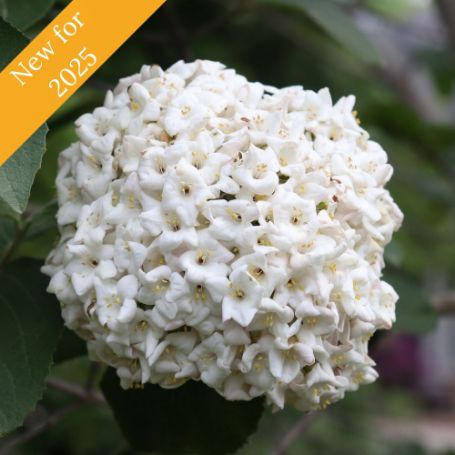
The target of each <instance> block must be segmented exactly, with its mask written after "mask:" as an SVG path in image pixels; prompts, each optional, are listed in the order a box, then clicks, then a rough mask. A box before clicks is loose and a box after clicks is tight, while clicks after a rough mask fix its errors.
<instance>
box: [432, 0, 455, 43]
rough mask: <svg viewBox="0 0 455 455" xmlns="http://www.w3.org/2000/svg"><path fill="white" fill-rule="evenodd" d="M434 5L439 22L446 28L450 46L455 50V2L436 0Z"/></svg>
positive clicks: (451, 0)
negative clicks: (439, 18)
mask: <svg viewBox="0 0 455 455" xmlns="http://www.w3.org/2000/svg"><path fill="white" fill-rule="evenodd" d="M436 5H437V6H438V9H439V13H440V16H441V20H442V22H443V23H444V24H445V26H446V29H447V34H448V38H449V41H450V44H451V46H452V48H453V49H455V2H454V1H453V0H438V1H437V3H436Z"/></svg>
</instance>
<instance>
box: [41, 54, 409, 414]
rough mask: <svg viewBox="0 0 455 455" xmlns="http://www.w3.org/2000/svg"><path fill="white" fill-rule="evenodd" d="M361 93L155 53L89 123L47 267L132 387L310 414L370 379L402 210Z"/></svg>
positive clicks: (84, 330)
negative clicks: (364, 122)
mask: <svg viewBox="0 0 455 455" xmlns="http://www.w3.org/2000/svg"><path fill="white" fill-rule="evenodd" d="M353 106H354V98H353V97H352V96H350V97H347V98H342V99H341V100H340V101H338V102H337V103H335V104H334V103H333V102H332V99H331V97H330V93H329V91H328V90H327V89H323V90H320V91H319V92H313V91H311V90H304V89H303V87H300V86H296V87H289V88H285V89H277V88H275V87H269V86H264V85H262V84H260V83H258V82H255V83H251V82H248V81H247V80H246V79H245V78H244V77H243V76H241V75H238V74H236V73H235V72H234V71H233V70H230V69H226V68H225V67H224V66H223V65H221V64H220V63H215V62H209V61H200V60H198V61H195V62H193V63H184V62H178V63H176V64H175V65H174V66H172V67H171V68H169V69H168V70H166V71H163V70H162V69H161V68H159V67H157V66H154V67H148V66H144V67H143V68H142V70H141V72H140V73H139V74H137V75H134V76H131V77H129V78H125V79H122V80H121V81H120V83H119V85H118V86H117V88H116V89H115V90H114V91H113V92H108V94H107V96H106V100H105V104H104V106H103V107H100V108H98V109H96V110H95V111H94V112H93V114H86V115H83V116H82V117H80V118H79V119H78V120H77V122H76V127H77V128H76V132H77V134H78V136H79V142H76V143H75V144H73V145H71V147H69V148H68V149H67V150H65V151H64V152H62V153H61V155H60V158H59V173H58V177H57V182H56V184H57V190H58V196H59V206H60V208H59V212H58V224H59V228H60V232H61V239H60V241H59V243H58V245H57V246H56V248H55V249H54V251H52V253H51V254H50V255H49V257H48V259H47V262H46V265H45V266H44V268H43V271H44V272H45V273H47V274H48V275H49V276H50V277H51V281H50V285H49V291H50V292H53V293H55V294H56V295H57V297H58V299H59V300H60V302H61V307H62V314H63V318H64V319H65V322H66V324H67V326H68V327H70V328H71V329H73V330H75V331H76V332H77V333H78V334H80V336H82V337H84V338H85V339H86V340H87V344H88V350H89V353H90V356H91V357H92V358H94V359H97V360H100V361H103V362H105V363H107V364H109V365H111V366H113V367H115V368H116V369H117V373H118V376H119V378H120V382H121V385H122V386H123V387H125V388H127V387H136V386H138V384H141V383H142V384H143V383H146V382H152V383H157V384H160V385H161V386H162V387H167V388H172V387H178V386H180V385H181V384H183V383H184V382H185V381H187V380H200V381H203V382H204V383H205V384H207V386H209V387H212V388H214V389H215V390H217V392H218V393H220V394H221V395H223V396H225V397H226V398H227V399H229V400H250V399H252V398H254V397H257V396H261V395H265V396H266V397H267V399H268V402H269V403H270V404H272V405H273V406H275V407H283V406H284V405H285V404H286V403H290V404H293V405H295V406H296V407H297V408H299V409H303V410H309V409H323V408H325V407H326V406H328V405H329V404H330V403H332V402H334V401H336V400H339V399H341V398H342V397H343V396H344V394H345V392H346V391H349V390H355V389H357V387H358V386H359V384H363V383H369V382H371V381H374V380H375V378H376V376H377V374H376V372H375V370H374V362H373V361H372V360H371V359H370V358H369V357H368V339H369V338H370V337H371V335H372V334H373V333H374V331H375V330H376V329H379V328H390V327H391V325H392V323H393V322H394V319H395V302H396V300H397V298H398V297H397V295H396V293H395V292H394V290H393V289H392V287H391V286H389V285H388V284H387V283H385V282H383V281H381V270H382V267H383V265H384V262H383V250H384V246H385V245H386V244H387V243H388V242H389V241H390V240H391V236H392V233H393V231H395V230H396V229H397V228H398V227H399V225H400V223H401V220H402V214H401V212H400V210H399V208H398V207H397V206H396V205H395V204H394V202H393V200H392V198H391V196H390V194H389V193H388V191H387V190H386V189H384V185H385V184H386V183H387V181H388V180H389V178H390V177H391V173H392V168H391V166H390V165H389V164H387V155H386V153H385V152H384V150H383V149H382V148H381V146H380V145H379V144H377V143H375V142H373V141H371V140H369V139H368V134H367V133H366V132H365V131H364V130H363V129H362V128H361V127H360V126H359V124H358V122H357V121H356V118H355V114H354V113H353V111H352V109H353Z"/></svg>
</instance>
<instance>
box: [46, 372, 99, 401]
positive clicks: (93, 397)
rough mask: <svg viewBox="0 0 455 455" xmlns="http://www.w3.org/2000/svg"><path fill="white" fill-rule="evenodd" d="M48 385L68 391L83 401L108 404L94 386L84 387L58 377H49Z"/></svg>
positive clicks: (67, 392)
mask: <svg viewBox="0 0 455 455" xmlns="http://www.w3.org/2000/svg"><path fill="white" fill-rule="evenodd" d="M46 385H47V386H48V387H50V388H52V389H55V390H58V391H59V392H63V393H66V394H67V395H71V396H73V397H75V398H77V399H78V400H79V401H81V402H82V403H94V404H106V400H105V399H104V397H103V395H102V394H101V393H99V392H98V391H96V390H94V389H93V387H90V388H87V387H82V386H80V385H79V384H73V383H70V382H65V381H61V380H60V379H56V378H47V379H46Z"/></svg>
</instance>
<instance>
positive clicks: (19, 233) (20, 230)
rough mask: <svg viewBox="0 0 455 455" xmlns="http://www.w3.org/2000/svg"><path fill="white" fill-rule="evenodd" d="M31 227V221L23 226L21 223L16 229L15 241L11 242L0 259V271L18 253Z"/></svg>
mask: <svg viewBox="0 0 455 455" xmlns="http://www.w3.org/2000/svg"><path fill="white" fill-rule="evenodd" d="M29 227H30V222H29V221H27V222H24V223H23V224H21V222H19V223H18V225H17V228H16V235H15V236H14V239H13V240H12V241H11V243H10V245H9V246H8V248H7V250H6V251H5V254H4V255H3V257H2V258H1V259H0V269H2V268H3V267H4V266H5V265H6V264H7V263H8V262H9V261H10V260H11V258H12V257H13V256H14V253H15V252H16V250H17V248H18V246H19V245H20V244H21V242H22V240H24V238H25V236H26V235H27V231H28V228H29Z"/></svg>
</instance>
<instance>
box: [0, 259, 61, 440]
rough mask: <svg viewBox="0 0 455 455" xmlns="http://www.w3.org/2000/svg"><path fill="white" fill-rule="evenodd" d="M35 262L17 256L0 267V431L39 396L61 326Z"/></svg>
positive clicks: (14, 422) (22, 415) (12, 425)
mask: <svg viewBox="0 0 455 455" xmlns="http://www.w3.org/2000/svg"><path fill="white" fill-rule="evenodd" d="M40 265H41V263H40V262H37V261H30V260H23V261H22V260H21V261H16V262H14V263H12V264H10V266H8V268H6V269H5V270H4V271H3V272H1V273H0V283H1V287H0V436H1V435H4V434H6V433H8V432H10V431H11V430H13V429H14V428H16V427H17V426H19V425H20V424H21V423H22V421H23V420H24V418H25V417H26V415H27V414H28V413H29V412H30V411H31V410H32V409H33V408H34V406H35V404H36V402H37V401H38V400H39V399H40V398H41V396H42V393H43V390H44V379H45V377H46V376H47V374H48V372H49V367H50V365H51V363H52V355H53V352H54V350H55V346H56V345H57V340H58V338H59V335H60V331H61V327H62V321H61V317H60V310H59V306H58V304H57V301H56V299H55V297H53V296H51V295H50V294H48V293H47V292H46V286H47V279H46V278H45V277H44V276H43V275H42V274H41V272H40Z"/></svg>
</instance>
